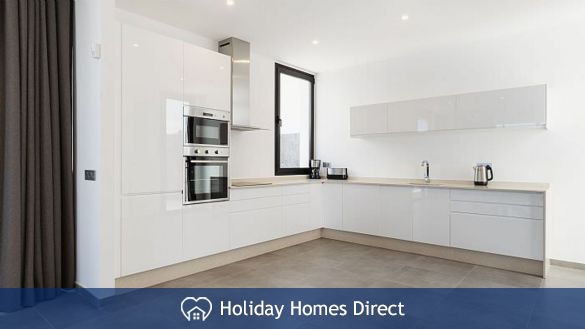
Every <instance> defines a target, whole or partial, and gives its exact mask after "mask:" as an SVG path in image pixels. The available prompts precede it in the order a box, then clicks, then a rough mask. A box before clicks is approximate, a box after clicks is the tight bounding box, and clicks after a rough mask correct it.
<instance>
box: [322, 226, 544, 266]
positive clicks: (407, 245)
mask: <svg viewBox="0 0 585 329" xmlns="http://www.w3.org/2000/svg"><path fill="white" fill-rule="evenodd" d="M321 236H322V237H323V238H326V239H332V240H339V241H345V242H351V243H357V244H363V245H367V246H372V247H379V248H385V249H391V250H396V251H401V252H408V253H413V254H418V255H424V256H431V257H437V258H443V259H448V260H453V261H458V262H463V263H470V264H475V265H482V266H488V267H494V268H499V269H503V270H508V271H514V272H520V273H526V274H530V275H535V276H540V277H542V276H543V275H544V266H543V265H544V264H543V262H542V261H537V260H532V259H524V258H518V257H510V256H503V255H496V254H490V253H484V252H479V251H471V250H464V249H458V248H453V247H443V246H437V245H430V244H426V243H420V242H413V241H405V240H398V239H392V238H386V237H379V236H373V235H367V234H360V233H352V232H346V231H338V230H333V229H326V228H325V229H322V231H321Z"/></svg>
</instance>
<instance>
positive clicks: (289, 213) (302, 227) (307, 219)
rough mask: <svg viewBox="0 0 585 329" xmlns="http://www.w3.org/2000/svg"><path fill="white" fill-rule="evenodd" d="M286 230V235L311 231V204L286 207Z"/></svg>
mask: <svg viewBox="0 0 585 329" xmlns="http://www.w3.org/2000/svg"><path fill="white" fill-rule="evenodd" d="M283 213H284V230H285V234H286V235H293V234H298V233H302V232H306V231H310V230H311V226H312V223H311V207H310V205H309V203H308V202H307V203H298V204H291V205H285V206H284V208H283Z"/></svg>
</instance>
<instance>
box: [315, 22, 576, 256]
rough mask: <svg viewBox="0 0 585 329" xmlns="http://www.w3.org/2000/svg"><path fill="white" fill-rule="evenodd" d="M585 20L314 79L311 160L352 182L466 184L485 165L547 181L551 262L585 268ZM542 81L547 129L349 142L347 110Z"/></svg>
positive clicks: (518, 177) (502, 173)
mask: <svg viewBox="0 0 585 329" xmlns="http://www.w3.org/2000/svg"><path fill="white" fill-rule="evenodd" d="M582 40H585V21H583V22H576V21H568V22H565V23H563V25H559V26H551V27H549V28H547V29H542V30H537V31H530V32H524V33H522V34H518V35H510V36H505V37H499V38H497V39H491V40H484V41H478V42H473V43H466V44H457V45H449V46H441V47H439V48H433V49H427V50H426V51H421V52H417V53H413V54H410V55H408V56H404V57H400V58H394V59H389V60H386V61H383V62H379V63H371V64H367V65H362V66H358V67H352V68H348V69H343V70H339V71H333V72H325V73H322V74H320V75H319V78H318V81H317V95H318V97H317V110H316V111H317V114H316V116H317V118H316V129H317V131H316V136H317V137H316V150H317V155H318V158H320V159H322V160H323V161H331V162H332V163H333V165H334V166H339V167H348V168H349V173H350V175H353V176H381V177H409V178H411V177H422V172H421V168H420V166H419V165H420V162H421V161H422V160H429V161H430V163H431V177H432V178H441V179H465V180H471V179H472V169H471V168H472V166H473V165H474V164H475V163H477V162H492V163H493V167H494V176H495V179H496V180H500V181H527V182H532V181H535V182H548V183H550V184H551V209H550V215H551V216H550V218H548V220H549V221H550V224H551V225H549V227H550V228H551V230H550V232H548V234H549V237H550V238H549V255H548V257H549V258H554V259H561V260H567V261H575V262H581V263H585V239H584V238H583V232H585V220H584V217H585V203H583V202H582V200H581V199H582V197H581V192H580V189H581V185H582V183H585V170H583V168H585V149H584V142H585V110H584V109H585V98H584V97H583V92H584V88H585V65H584V58H585V43H583V42H581V41H582ZM542 83H546V84H548V100H547V103H548V104H547V105H548V119H549V130H530V129H529V130H485V131H460V132H436V133H427V134H404V135H393V136H383V137H369V138H361V139H359V138H354V139H352V138H350V136H349V107H350V106H354V105H361V104H371V103H377V102H385V101H398V100H406V99H415V98H423V97H431V96H441V95H450V94H457V93H465V92H472V91H481V90H491V89H500V88H507V87H516V86H527V85H534V84H542Z"/></svg>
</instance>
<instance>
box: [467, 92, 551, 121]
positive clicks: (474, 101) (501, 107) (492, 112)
mask: <svg viewBox="0 0 585 329" xmlns="http://www.w3.org/2000/svg"><path fill="white" fill-rule="evenodd" d="M456 118H457V121H456V125H457V128H460V129H469V128H495V127H500V128H501V127H518V126H544V125H545V124H546V86H545V85H539V86H530V87H521V88H510V89H502V90H493V91H485V92H477V93H469V94H463V95H459V96H458V100H457V115H456Z"/></svg>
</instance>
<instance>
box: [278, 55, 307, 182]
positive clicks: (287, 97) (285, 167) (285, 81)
mask: <svg viewBox="0 0 585 329" xmlns="http://www.w3.org/2000/svg"><path fill="white" fill-rule="evenodd" d="M275 86H276V88H275V90H276V95H275V102H276V104H275V105H276V106H275V109H276V111H275V112H276V117H275V127H276V128H275V132H274V135H275V139H276V140H275V142H276V143H275V148H276V149H275V153H274V154H275V170H274V173H275V175H302V174H307V175H308V174H309V161H310V160H311V159H312V158H313V152H314V145H313V143H314V131H313V130H314V125H313V117H314V107H315V105H314V98H315V97H314V96H315V77H314V76H313V75H311V74H308V73H305V72H302V71H299V70H296V69H293V68H290V67H287V66H284V65H281V64H276V81H275Z"/></svg>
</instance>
